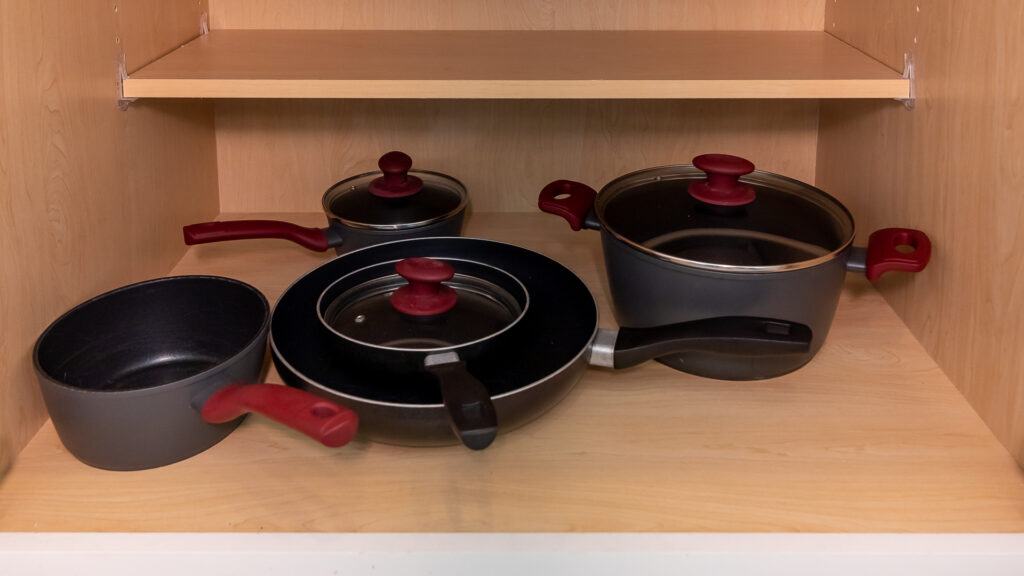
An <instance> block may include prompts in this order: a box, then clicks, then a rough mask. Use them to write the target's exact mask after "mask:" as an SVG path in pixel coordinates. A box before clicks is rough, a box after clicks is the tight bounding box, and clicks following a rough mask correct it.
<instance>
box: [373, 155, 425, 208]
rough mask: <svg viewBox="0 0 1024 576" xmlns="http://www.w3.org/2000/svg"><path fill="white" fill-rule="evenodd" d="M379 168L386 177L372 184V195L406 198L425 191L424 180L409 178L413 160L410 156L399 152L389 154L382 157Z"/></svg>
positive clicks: (378, 163)
mask: <svg viewBox="0 0 1024 576" xmlns="http://www.w3.org/2000/svg"><path fill="white" fill-rule="evenodd" d="M377 166H379V167H380V171H381V172H383V173H384V175H383V176H381V177H380V178H377V179H375V180H374V181H373V182H370V194H373V195H374V196H378V197H380V198H404V197H406V196H412V195H413V194H415V193H417V192H419V191H420V190H422V189H423V180H420V179H419V178H417V177H415V176H409V169H410V168H412V158H410V157H409V155H408V154H405V153H404V152H399V151H397V150H395V151H394V152H388V153H387V154H385V155H383V156H381V157H380V160H378V161H377Z"/></svg>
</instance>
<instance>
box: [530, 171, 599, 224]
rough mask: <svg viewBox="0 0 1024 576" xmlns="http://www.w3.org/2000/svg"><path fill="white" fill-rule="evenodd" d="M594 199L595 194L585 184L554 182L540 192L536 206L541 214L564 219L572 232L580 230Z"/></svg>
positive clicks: (567, 181) (569, 181)
mask: <svg viewBox="0 0 1024 576" xmlns="http://www.w3.org/2000/svg"><path fill="white" fill-rule="evenodd" d="M596 198H597V192H596V191H595V190H594V189H593V188H591V187H590V186H587V185H586V184H583V183H580V182H574V181H572V180H555V181H554V182H552V183H550V184H548V185H547V186H545V187H544V189H543V190H541V191H540V198H538V199H537V206H538V207H540V209H541V211H543V212H547V213H548V214H555V215H556V216H561V217H562V218H565V220H566V221H567V222H569V226H571V227H572V229H573V230H580V229H581V228H583V227H584V224H585V222H586V219H587V214H588V213H589V212H590V210H591V209H593V207H594V200H595V199H596Z"/></svg>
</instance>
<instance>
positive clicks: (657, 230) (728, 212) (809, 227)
mask: <svg viewBox="0 0 1024 576" xmlns="http://www.w3.org/2000/svg"><path fill="white" fill-rule="evenodd" d="M594 210H595V212H596V215H597V217H598V219H599V220H600V222H601V225H602V227H604V228H605V229H606V230H607V231H608V232H610V233H611V234H613V235H614V236H616V237H618V238H619V239H621V240H623V241H625V242H627V243H628V244H630V245H632V246H633V247H635V248H637V249H639V250H641V251H643V252H645V253H648V254H650V255H652V256H655V257H657V258H660V259H662V260H666V261H669V262H673V263H677V264H682V265H686V266H692V267H697V268H705V269H711V270H726V271H737V272H775V271H780V270H790V269H796V268H804V267H808V266H813V265H816V264H819V263H821V262H824V261H827V260H829V259H831V258H832V257H833V255H834V254H835V253H836V252H838V251H840V250H842V249H844V248H845V247H846V246H848V245H849V243H850V242H851V241H852V240H853V233H854V225H853V218H852V216H850V213H849V212H848V211H847V210H846V208H845V207H844V206H843V205H842V204H841V203H839V201H837V200H836V199H834V198H832V197H831V196H829V195H828V194H826V193H825V192H823V191H821V190H819V189H817V188H814V187H813V186H810V185H808V184H804V183H802V182H799V181H797V180H792V179H790V178H786V177H784V176H779V175H777V174H772V173H770V172H764V171H761V170H754V165H753V164H751V163H750V162H748V161H746V160H743V159H742V158H738V157H736V156H728V155H724V154H707V155H704V156H698V157H697V158H694V164H693V165H682V166H664V167H660V168H651V169H647V170H641V171H639V172H634V173H632V174H627V175H626V176H622V177H620V178H618V179H616V180H614V181H613V182H611V183H609V184H608V185H607V186H605V188H604V189H603V190H602V191H601V193H600V194H599V195H598V197H597V200H596V202H595V206H594Z"/></svg>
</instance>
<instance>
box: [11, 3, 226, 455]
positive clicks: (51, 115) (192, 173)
mask: <svg viewBox="0 0 1024 576" xmlns="http://www.w3.org/2000/svg"><path fill="white" fill-rule="evenodd" d="M121 5H122V6H124V7H125V9H126V10H132V8H130V7H129V6H132V5H133V2H132V0H125V1H124V2H121ZM176 5H178V6H184V3H177V4H176ZM132 14H133V19H134V21H136V22H137V21H139V18H141V15H142V13H140V12H137V11H133V12H132ZM156 15H157V14H156V13H154V14H153V16H154V17H156ZM115 20H116V18H115V14H114V11H113V4H112V3H111V2H108V1H107V0H76V1H75V2H0V70H2V71H3V73H2V74H0V271H2V273H0V327H3V334H2V337H0V443H4V444H6V445H7V447H8V448H9V449H10V450H12V451H17V450H18V449H20V447H21V446H23V445H24V444H25V443H26V442H27V441H28V440H29V439H30V438H31V437H32V435H33V434H35V432H36V431H37V430H38V428H39V425H40V424H41V423H42V422H43V421H44V420H45V418H46V410H45V408H44V407H43V404H42V400H41V398H40V395H39V391H38V386H37V384H36V381H35V375H34V372H33V369H32V359H31V352H32V346H33V344H34V342H35V339H36V338H37V337H38V335H39V333H40V332H41V331H42V330H43V328H44V327H45V326H46V325H47V324H48V323H49V322H50V321H52V320H53V319H54V318H56V317H57V316H58V315H59V314H61V313H62V312H63V311H64V310H66V309H68V308H70V307H71V306H73V305H75V304H77V303H78V302H80V301H82V300H84V299H86V298H88V297H91V296H93V295H95V294H98V293H100V292H103V291H105V290H108V289H111V288H114V287H116V286H118V285H121V284H126V283H129V282H132V281H136V280H141V279H143V278H147V277H153V276H160V275H163V274H166V273H167V272H168V271H169V270H170V269H171V268H172V267H173V265H174V264H175V262H177V260H178V259H179V258H180V257H181V255H182V254H183V253H184V249H185V247H184V246H182V243H181V231H180V226H181V224H182V223H183V222H187V221H189V220H195V219H197V218H206V217H210V216H213V215H215V214H216V212H217V190H216V186H217V181H216V172H217V167H216V146H215V141H214V137H213V110H212V106H210V105H209V104H208V103H202V102H177V103H170V102H158V103H147V102H137V103H135V104H132V105H131V107H130V108H129V109H128V110H127V111H120V110H118V108H117V98H116V93H115V89H114V87H115V78H116V70H117V69H116V65H115V63H116V60H117V54H118V50H119V48H118V43H117V42H116V38H117V37H118V36H117V31H116V22H115ZM155 25H156V24H155V23H150V24H149V26H150V27H154V26H155ZM181 40H182V41H183V40H185V38H182V39H181ZM154 46H155V44H154ZM136 54H137V56H138V57H139V58H140V59H142V60H145V59H147V58H152V57H155V56H156V54H152V55H147V54H145V53H144V52H136ZM3 449H4V447H3V446H0V451H2V450H3Z"/></svg>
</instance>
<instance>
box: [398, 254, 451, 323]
mask: <svg viewBox="0 0 1024 576" xmlns="http://www.w3.org/2000/svg"><path fill="white" fill-rule="evenodd" d="M395 272H398V275H399V276H401V277H402V278H405V279H406V280H408V281H409V283H408V284H406V285H405V286H402V287H400V288H399V289H397V290H395V291H394V292H393V293H392V294H391V305H392V306H393V307H394V308H395V310H398V311H399V312H401V313H402V314H408V315H410V316H436V315H438V314H444V313H445V312H447V311H449V310H451V309H452V308H453V307H454V306H455V302H456V301H457V300H458V293H457V292H455V289H454V288H452V287H451V286H445V285H444V284H442V282H444V281H446V280H451V279H452V278H453V277H454V276H455V269H454V268H452V265H451V264H449V263H447V262H445V261H443V260H435V259H433V258H406V259H405V260H402V261H401V262H399V263H398V264H395Z"/></svg>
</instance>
